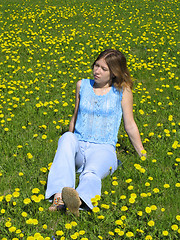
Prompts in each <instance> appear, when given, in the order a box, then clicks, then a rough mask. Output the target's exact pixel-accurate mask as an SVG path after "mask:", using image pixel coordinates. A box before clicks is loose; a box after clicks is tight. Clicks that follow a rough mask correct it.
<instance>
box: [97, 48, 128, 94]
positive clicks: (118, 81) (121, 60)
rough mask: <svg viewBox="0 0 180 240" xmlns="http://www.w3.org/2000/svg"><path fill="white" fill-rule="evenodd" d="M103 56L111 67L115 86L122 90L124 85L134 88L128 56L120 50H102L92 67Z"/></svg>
mask: <svg viewBox="0 0 180 240" xmlns="http://www.w3.org/2000/svg"><path fill="white" fill-rule="evenodd" d="M101 58H103V59H104V60H105V61H106V64H107V65H108V67H109V70H110V73H111V75H112V83H113V84H114V86H115V87H116V88H117V89H118V90H121V89H122V87H130V88H131V89H132V86H133V82H132V79H131V76H130V73H129V70H128V68H127V63H126V58H125V56H124V54H123V53H122V52H120V51H118V50H114V49H106V50H105V51H103V52H101V53H100V54H99V56H98V57H97V59H96V60H95V61H94V63H93V64H92V68H94V65H95V63H96V61H98V60H99V59H101Z"/></svg>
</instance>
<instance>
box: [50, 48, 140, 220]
mask: <svg viewBox="0 0 180 240" xmlns="http://www.w3.org/2000/svg"><path fill="white" fill-rule="evenodd" d="M92 69H93V75H94V79H93V80H91V79H83V80H80V81H78V82H77V86H76V102H75V110H74V114H73V117H72V119H71V122H70V126H69V132H67V133H65V134H63V136H62V137H61V138H60V139H59V142H58V148H57V152H56V155H55V158H54V161H53V164H52V166H51V169H50V172H49V176H48V183H47V190H46V199H50V198H52V197H53V199H54V200H53V204H52V205H51V207H50V208H49V210H50V211H56V210H60V209H64V208H65V207H67V208H68V209H69V210H70V212H72V213H73V214H75V215H76V216H78V215H79V208H80V207H87V208H88V209H92V208H93V205H92V202H91V199H92V198H94V197H95V196H96V195H101V180H102V179H103V178H104V177H106V176H107V175H108V174H109V173H113V172H114V171H115V170H116V169H117V166H118V164H117V156H116V149H115V147H116V143H117V135H118V130H119V126H120V123H121V118H122V116H123V120H124V127H125V130H126V132H127V134H128V136H129V138H130V140H131V142H132V144H133V146H134V148H135V150H136V151H137V153H138V154H139V156H142V155H143V154H142V151H143V150H144V148H143V145H142V142H141V139H140V134H139V131H138V128H137V125H136V123H135V121H134V117H133V95H132V90H131V89H132V80H131V77H130V74H129V71H128V68H127V65H126V58H125V56H124V55H123V54H122V53H121V52H120V51H118V50H113V49H107V50H105V51H103V52H102V53H101V54H100V55H99V56H98V58H97V59H96V60H95V61H94V63H93V65H92ZM110 169H111V171H110ZM76 172H78V173H80V176H79V184H78V186H77V188H76V189H75V177H76Z"/></svg>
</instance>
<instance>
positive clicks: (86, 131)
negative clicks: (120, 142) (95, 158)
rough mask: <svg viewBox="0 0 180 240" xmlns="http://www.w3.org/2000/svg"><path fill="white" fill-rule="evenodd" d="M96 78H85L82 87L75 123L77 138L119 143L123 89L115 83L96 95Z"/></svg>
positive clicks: (88, 140) (113, 143)
mask: <svg viewBox="0 0 180 240" xmlns="http://www.w3.org/2000/svg"><path fill="white" fill-rule="evenodd" d="M93 85H94V80H91V79H83V80H82V82H81V87H80V103H79V109H78V115H77V120H76V125H75V131H74V133H75V134H76V136H77V138H78V139H79V140H82V141H87V142H93V143H106V144H112V145H113V146H115V145H116V143H117V134H118V130H119V126H120V123H121V118H122V107H121V100H122V91H121V92H119V91H118V90H117V89H116V88H115V87H114V86H113V85H112V87H111V89H110V91H109V92H108V93H106V94H105V95H96V94H95V92H94V90H93Z"/></svg>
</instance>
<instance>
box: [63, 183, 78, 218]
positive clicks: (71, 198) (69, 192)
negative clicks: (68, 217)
mask: <svg viewBox="0 0 180 240" xmlns="http://www.w3.org/2000/svg"><path fill="white" fill-rule="evenodd" d="M62 200H63V202H64V204H65V206H66V207H67V208H68V209H69V211H70V212H71V213H73V214H74V215H75V216H77V217H78V216H79V207H80V205H81V200H80V198H79V194H78V192H77V191H76V190H75V189H74V188H70V187H64V188H63V190H62Z"/></svg>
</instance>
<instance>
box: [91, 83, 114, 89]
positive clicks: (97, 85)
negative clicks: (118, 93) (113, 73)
mask: <svg viewBox="0 0 180 240" xmlns="http://www.w3.org/2000/svg"><path fill="white" fill-rule="evenodd" d="M111 85H112V81H110V82H109V83H106V84H104V85H101V84H98V83H96V82H94V86H93V87H94V88H104V89H105V88H109V87H111Z"/></svg>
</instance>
